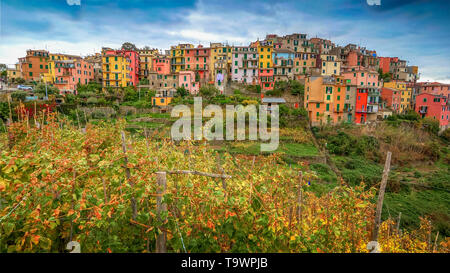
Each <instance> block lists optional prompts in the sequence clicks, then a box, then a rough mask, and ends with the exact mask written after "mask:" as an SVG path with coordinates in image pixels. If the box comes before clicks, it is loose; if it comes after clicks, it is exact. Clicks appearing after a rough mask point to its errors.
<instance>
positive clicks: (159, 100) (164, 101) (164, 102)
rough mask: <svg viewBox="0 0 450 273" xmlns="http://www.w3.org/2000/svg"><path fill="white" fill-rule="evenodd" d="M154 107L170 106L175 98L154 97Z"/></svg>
mask: <svg viewBox="0 0 450 273" xmlns="http://www.w3.org/2000/svg"><path fill="white" fill-rule="evenodd" d="M151 100H152V105H153V106H160V107H161V106H168V105H169V104H170V103H171V102H172V100H173V97H152V99H151Z"/></svg>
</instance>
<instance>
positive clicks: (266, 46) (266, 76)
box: [258, 41, 275, 90]
mask: <svg viewBox="0 0 450 273" xmlns="http://www.w3.org/2000/svg"><path fill="white" fill-rule="evenodd" d="M272 51H273V44H272V41H259V42H258V53H259V60H258V62H259V72H258V77H259V85H260V86H261V90H272V89H273V87H274V84H275V80H274V71H273V60H272Z"/></svg>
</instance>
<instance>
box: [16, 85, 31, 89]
mask: <svg viewBox="0 0 450 273" xmlns="http://www.w3.org/2000/svg"><path fill="white" fill-rule="evenodd" d="M17 89H19V90H33V87H31V86H27V85H21V84H19V85H18V86H17Z"/></svg>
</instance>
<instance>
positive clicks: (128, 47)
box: [122, 42, 137, 51]
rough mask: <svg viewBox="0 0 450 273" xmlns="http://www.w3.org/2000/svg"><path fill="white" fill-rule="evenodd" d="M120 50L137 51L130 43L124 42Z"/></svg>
mask: <svg viewBox="0 0 450 273" xmlns="http://www.w3.org/2000/svg"><path fill="white" fill-rule="evenodd" d="M122 49H123V50H132V51H137V47H136V46H135V45H134V44H132V43H130V42H125V43H123V44H122Z"/></svg>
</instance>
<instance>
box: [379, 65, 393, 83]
mask: <svg viewBox="0 0 450 273" xmlns="http://www.w3.org/2000/svg"><path fill="white" fill-rule="evenodd" d="M391 79H392V73H391V72H387V73H383V70H382V69H381V68H379V69H378V80H379V81H381V80H383V82H390V81H391Z"/></svg>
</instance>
